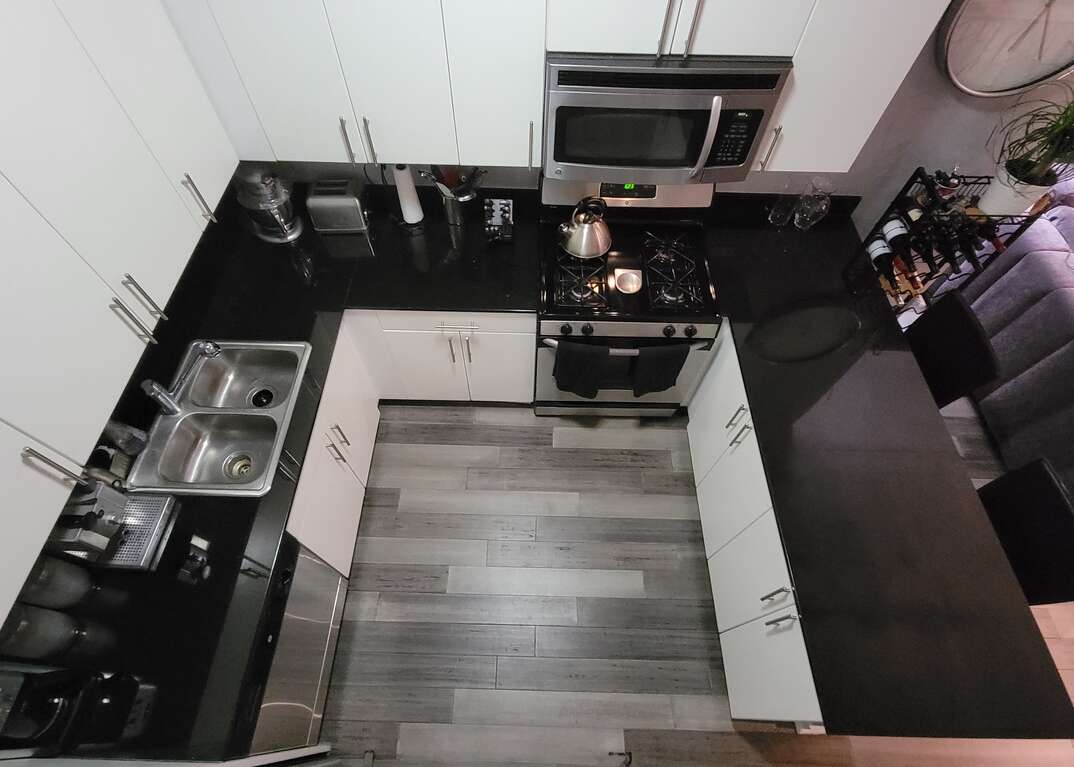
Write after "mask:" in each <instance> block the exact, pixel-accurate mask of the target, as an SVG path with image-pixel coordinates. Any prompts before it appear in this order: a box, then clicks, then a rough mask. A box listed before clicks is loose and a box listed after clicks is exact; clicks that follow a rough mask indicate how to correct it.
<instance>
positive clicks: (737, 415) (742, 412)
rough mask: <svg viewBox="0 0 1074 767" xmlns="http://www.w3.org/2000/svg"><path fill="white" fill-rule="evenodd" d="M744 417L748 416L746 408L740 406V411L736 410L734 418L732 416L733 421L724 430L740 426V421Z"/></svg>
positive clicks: (724, 426) (726, 424)
mask: <svg viewBox="0 0 1074 767" xmlns="http://www.w3.org/2000/svg"><path fill="white" fill-rule="evenodd" d="M744 415H746V406H745V405H739V406H738V410H736V411H735V414H734V415H733V416H731V420H730V421H728V422H727V423H725V424H724V425H723V428H725V429H733V428H735V427H736V426H738V422H739V420H740V419H741V418H742V416H744Z"/></svg>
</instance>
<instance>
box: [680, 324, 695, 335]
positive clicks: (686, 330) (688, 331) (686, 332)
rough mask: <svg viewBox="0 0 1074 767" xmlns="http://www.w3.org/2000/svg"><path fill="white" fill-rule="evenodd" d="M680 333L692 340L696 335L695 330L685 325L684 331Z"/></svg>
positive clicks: (691, 326)
mask: <svg viewBox="0 0 1074 767" xmlns="http://www.w3.org/2000/svg"><path fill="white" fill-rule="evenodd" d="M682 332H683V333H685V334H686V337H687V338H693V337H694V336H696V335H697V328H695V327H694V326H693V325H687V326H686V329H685V330H683V331H682Z"/></svg>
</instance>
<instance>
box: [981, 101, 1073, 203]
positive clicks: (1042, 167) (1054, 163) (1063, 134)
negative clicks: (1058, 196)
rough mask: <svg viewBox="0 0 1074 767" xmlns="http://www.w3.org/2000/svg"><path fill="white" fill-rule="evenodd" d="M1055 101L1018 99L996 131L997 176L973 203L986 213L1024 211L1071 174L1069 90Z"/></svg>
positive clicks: (1071, 131)
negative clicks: (1013, 109)
mask: <svg viewBox="0 0 1074 767" xmlns="http://www.w3.org/2000/svg"><path fill="white" fill-rule="evenodd" d="M1056 86H1059V87H1060V89H1061V95H1062V96H1063V98H1062V99H1061V100H1059V101H1053V100H1050V99H1044V98H1038V99H1032V100H1029V101H1022V102H1019V104H1018V105H1017V106H1016V107H1015V109H1016V110H1017V112H1018V114H1017V115H1016V116H1015V117H1014V118H1012V119H1011V120H1009V121H1007V122H1006V123H1004V124H1003V125H1001V126H1000V127H999V129H998V130H997V131H996V132H995V134H993V135H994V141H995V148H996V153H995V156H996V175H995V178H994V179H993V180H992V183H991V184H990V185H989V187H988V189H987V190H986V191H985V193H984V195H983V196H982V197H981V201H980V203H979V204H978V205H979V207H980V208H981V210H983V211H984V212H985V213H988V214H991V215H997V216H998V215H1017V214H1020V213H1024V212H1025V211H1026V209H1027V208H1029V207H1030V206H1032V205H1033V203H1034V202H1036V201H1037V200H1038V199H1039V198H1040V196H1041V195H1043V194H1044V193H1046V192H1047V191H1048V189H1050V188H1051V187H1052V186H1054V185H1055V184H1057V183H1058V182H1059V181H1062V180H1064V179H1066V178H1071V177H1074V90H1072V89H1071V88H1070V87H1069V86H1067V85H1066V84H1063V83H1054V84H1052V85H1051V86H1049V87H1052V88H1054V87H1056Z"/></svg>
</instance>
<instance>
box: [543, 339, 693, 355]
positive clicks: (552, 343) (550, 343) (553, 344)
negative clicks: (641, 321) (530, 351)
mask: <svg viewBox="0 0 1074 767" xmlns="http://www.w3.org/2000/svg"><path fill="white" fill-rule="evenodd" d="M542 343H544V345H545V346H547V347H548V348H549V349H556V348H558V347H559V341H557V340H556V339H555V338H545V339H544V340H543V341H542ZM707 345H708V344H707V343H705V342H700V343H693V344H690V348H691V349H704V348H705V347H706V346H707ZM639 353H640V352H639V351H638V350H637V349H617V348H615V347H608V355H609V356H611V357H637V356H638V354H639Z"/></svg>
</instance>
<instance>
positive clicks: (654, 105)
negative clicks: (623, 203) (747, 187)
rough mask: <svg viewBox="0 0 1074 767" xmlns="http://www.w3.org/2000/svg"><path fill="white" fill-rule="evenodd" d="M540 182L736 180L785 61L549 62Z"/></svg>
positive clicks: (565, 57) (567, 58)
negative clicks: (543, 178)
mask: <svg viewBox="0 0 1074 767" xmlns="http://www.w3.org/2000/svg"><path fill="white" fill-rule="evenodd" d="M546 68H547V70H546V78H547V79H546V81H545V82H546V83H547V86H546V87H547V91H546V96H545V142H544V162H543V170H544V175H545V178H548V179H559V180H563V181H607V182H612V183H638V184H691V183H713V182H716V181H739V180H741V179H744V178H745V177H746V174H747V173H749V169H750V166H751V164H752V162H753V159H754V156H755V155H756V153H757V148H758V145H759V143H760V139H761V137H762V136H763V135H764V134H765V129H766V126H767V125H768V121H769V120H770V119H771V117H772V112H773V110H774V109H775V107H776V103H777V102H778V101H779V94H780V91H781V90H782V89H783V84H784V82H786V79H787V75H788V74H789V72H790V70H791V61H790V59H785V58H779V59H757V58H723V57H707V56H697V57H691V58H689V59H687V60H685V61H678V60H671V59H662V60H659V61H656V60H654V59H653V58H652V57H647V56H585V55H578V54H549V56H548V59H547V64H546Z"/></svg>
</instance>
